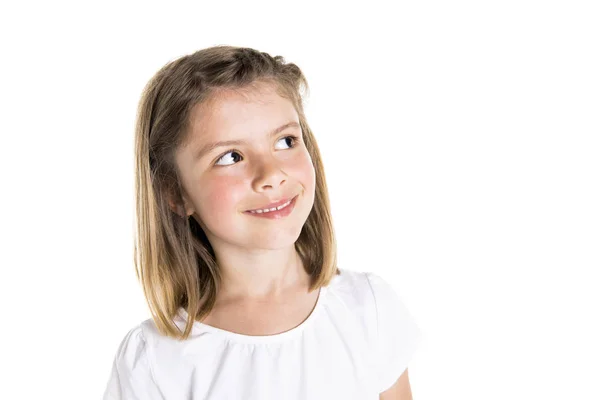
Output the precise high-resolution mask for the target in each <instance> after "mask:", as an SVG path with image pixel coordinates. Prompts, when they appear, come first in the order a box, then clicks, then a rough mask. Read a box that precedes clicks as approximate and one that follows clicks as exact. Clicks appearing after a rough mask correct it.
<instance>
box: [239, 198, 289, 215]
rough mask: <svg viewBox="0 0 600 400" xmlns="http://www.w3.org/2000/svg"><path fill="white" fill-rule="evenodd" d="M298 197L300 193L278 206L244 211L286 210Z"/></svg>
mask: <svg viewBox="0 0 600 400" xmlns="http://www.w3.org/2000/svg"><path fill="white" fill-rule="evenodd" d="M296 197H298V195H296V196H294V197H292V198H291V199H290V200H288V201H286V202H285V203H283V204H281V205H279V206H277V207H271V208H264V209H257V210H248V211H244V212H245V213H248V214H268V213H271V212H275V211H281V210H284V209H286V208H287V207H289V206H290V205H291V204H292V203H294V200H296Z"/></svg>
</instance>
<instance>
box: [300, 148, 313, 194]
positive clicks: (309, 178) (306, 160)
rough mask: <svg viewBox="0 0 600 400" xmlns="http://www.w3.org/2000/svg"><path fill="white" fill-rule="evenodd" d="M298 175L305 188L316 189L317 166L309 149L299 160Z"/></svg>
mask: <svg viewBox="0 0 600 400" xmlns="http://www.w3.org/2000/svg"><path fill="white" fill-rule="evenodd" d="M297 172H298V177H299V179H300V183H301V184H302V185H303V186H304V188H305V190H314V187H315V168H314V167H313V164H312V160H311V158H310V154H308V151H305V152H304V153H303V154H302V157H300V159H299V162H298V171H297Z"/></svg>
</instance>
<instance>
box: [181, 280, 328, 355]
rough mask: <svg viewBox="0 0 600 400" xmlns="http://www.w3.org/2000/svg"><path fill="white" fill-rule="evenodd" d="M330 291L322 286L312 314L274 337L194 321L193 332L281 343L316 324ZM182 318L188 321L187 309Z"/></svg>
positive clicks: (253, 341)
mask: <svg viewBox="0 0 600 400" xmlns="http://www.w3.org/2000/svg"><path fill="white" fill-rule="evenodd" d="M327 291H328V287H326V286H322V287H321V288H319V296H318V297H317V301H316V303H315V306H314V307H313V309H312V311H311V313H310V314H309V315H308V317H306V319H304V321H302V322H301V323H300V325H297V326H296V327H294V328H292V329H289V330H287V331H285V332H281V333H276V334H273V335H244V334H241V333H236V332H231V331H228V330H225V329H221V328H217V327H215V326H212V325H207V324H205V323H203V322H200V321H194V325H193V329H192V332H193V333H194V334H199V333H202V332H204V333H206V332H208V333H211V334H214V335H215V336H217V337H222V338H224V339H227V340H229V341H233V342H239V343H254V344H264V343H274V342H281V341H284V340H289V339H292V338H294V337H296V336H298V335H300V334H301V333H302V332H303V331H304V330H305V329H306V328H307V327H308V326H310V325H311V324H313V323H314V320H315V319H316V318H317V317H318V315H319V314H320V313H321V310H322V309H323V307H324V304H325V301H326V300H325V297H326V294H327ZM180 314H181V315H180V317H181V318H183V321H184V323H185V321H186V320H187V317H188V314H187V311H185V309H183V308H180Z"/></svg>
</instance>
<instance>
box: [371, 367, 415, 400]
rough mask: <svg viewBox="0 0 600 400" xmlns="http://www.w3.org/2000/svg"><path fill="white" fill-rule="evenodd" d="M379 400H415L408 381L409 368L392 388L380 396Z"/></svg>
mask: <svg viewBox="0 0 600 400" xmlns="http://www.w3.org/2000/svg"><path fill="white" fill-rule="evenodd" d="M379 400H413V397H412V391H411V388H410V382H409V380H408V368H407V369H406V370H405V371H404V372H403V373H402V375H400V378H398V380H397V381H396V383H394V385H393V386H392V387H391V388H389V389H388V390H386V391H385V392H383V393H380V394H379Z"/></svg>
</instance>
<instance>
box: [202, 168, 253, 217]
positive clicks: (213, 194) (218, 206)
mask: <svg viewBox="0 0 600 400" xmlns="http://www.w3.org/2000/svg"><path fill="white" fill-rule="evenodd" d="M202 187H203V188H204V189H203V191H202V199H201V201H200V203H201V204H200V207H199V208H200V210H201V211H200V213H201V214H204V213H205V212H206V211H205V210H210V215H209V216H208V218H211V219H212V218H214V217H215V216H217V215H219V214H222V213H227V214H231V210H232V208H233V209H235V208H236V207H238V206H239V205H240V204H241V202H242V201H243V199H244V189H243V184H242V183H241V182H240V180H239V179H238V178H235V177H228V176H222V177H219V178H218V179H214V180H211V181H210V182H205V183H204V184H203V185H202Z"/></svg>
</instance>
